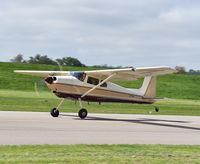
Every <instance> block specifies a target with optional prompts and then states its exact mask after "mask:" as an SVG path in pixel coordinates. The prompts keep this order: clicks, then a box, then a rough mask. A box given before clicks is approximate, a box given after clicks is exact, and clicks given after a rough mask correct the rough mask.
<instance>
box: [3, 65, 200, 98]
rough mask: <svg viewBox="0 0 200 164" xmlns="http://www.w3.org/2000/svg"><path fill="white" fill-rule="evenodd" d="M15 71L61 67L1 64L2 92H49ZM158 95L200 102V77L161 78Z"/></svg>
mask: <svg viewBox="0 0 200 164" xmlns="http://www.w3.org/2000/svg"><path fill="white" fill-rule="evenodd" d="M89 69H93V68H81V67H63V70H68V71H72V70H74V71H76V70H89ZM95 69H96V68H95ZM14 70H59V67H58V66H51V65H38V64H37V65H34V64H20V63H2V62H0V90H1V89H4V90H5V89H7V90H26V91H33V90H34V84H35V83H38V88H39V90H42V91H44V90H45V91H46V90H47V88H46V86H44V85H43V84H42V79H41V78H38V77H33V76H27V75H20V74H16V73H14V72H13V71H14ZM117 83H118V84H120V85H122V86H124V87H129V88H135V87H136V88H137V87H139V86H141V83H142V80H141V79H140V80H138V81H118V82H117ZM157 93H158V94H157V95H158V97H168V98H175V99H196V100H200V76H192V75H177V74H173V75H165V76H159V77H158V87H157Z"/></svg>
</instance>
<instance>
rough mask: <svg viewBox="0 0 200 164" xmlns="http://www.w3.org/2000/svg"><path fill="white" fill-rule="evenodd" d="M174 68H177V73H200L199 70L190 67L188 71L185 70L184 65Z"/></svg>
mask: <svg viewBox="0 0 200 164" xmlns="http://www.w3.org/2000/svg"><path fill="white" fill-rule="evenodd" d="M175 69H176V70H177V73H178V74H189V75H200V70H193V69H190V70H189V71H186V69H185V67H183V66H176V67H175Z"/></svg>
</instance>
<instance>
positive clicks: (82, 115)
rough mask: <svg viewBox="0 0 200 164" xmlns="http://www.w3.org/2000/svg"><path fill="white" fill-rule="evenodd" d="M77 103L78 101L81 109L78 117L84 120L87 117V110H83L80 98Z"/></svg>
mask: <svg viewBox="0 0 200 164" xmlns="http://www.w3.org/2000/svg"><path fill="white" fill-rule="evenodd" d="M78 101H79V104H80V107H81V109H80V110H79V112H78V116H79V117H80V118H81V119H84V118H86V117H87V114H88V112H87V110H86V109H85V108H83V105H82V101H81V99H80V98H79V99H78Z"/></svg>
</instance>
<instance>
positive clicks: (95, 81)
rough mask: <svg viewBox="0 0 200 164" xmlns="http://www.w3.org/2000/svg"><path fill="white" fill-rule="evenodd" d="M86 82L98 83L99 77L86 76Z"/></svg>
mask: <svg viewBox="0 0 200 164" xmlns="http://www.w3.org/2000/svg"><path fill="white" fill-rule="evenodd" d="M87 83H89V84H92V85H98V84H99V79H96V78H94V77H88V79H87Z"/></svg>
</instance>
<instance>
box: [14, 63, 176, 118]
mask: <svg viewBox="0 0 200 164" xmlns="http://www.w3.org/2000/svg"><path fill="white" fill-rule="evenodd" d="M14 72H15V73H20V74H25V75H32V76H40V77H43V78H45V83H46V85H47V87H48V88H49V89H50V90H51V91H52V92H53V93H54V94H55V95H56V96H57V97H59V98H61V99H62V100H61V102H60V103H59V105H58V106H57V107H55V108H53V109H51V111H50V114H51V116H53V117H58V116H59V108H60V107H61V105H62V104H63V102H64V100H65V99H72V100H75V101H79V104H80V110H79V112H78V116H79V117H80V118H81V119H84V118H86V117H87V114H88V112H87V110H86V109H85V108H84V107H83V104H82V101H88V102H99V104H100V103H101V102H120V103H137V104H153V103H155V102H156V100H157V99H156V77H157V76H159V75H165V74H171V73H175V72H176V70H174V69H172V68H170V67H167V66H158V67H140V68H133V67H131V68H121V69H105V70H92V71H30V70H15V71H14ZM139 78H144V80H143V84H142V86H141V88H139V89H131V88H125V87H122V86H119V85H117V84H115V83H114V82H113V81H116V80H132V81H134V80H137V79H139ZM155 111H156V112H158V111H159V108H158V107H155Z"/></svg>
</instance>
